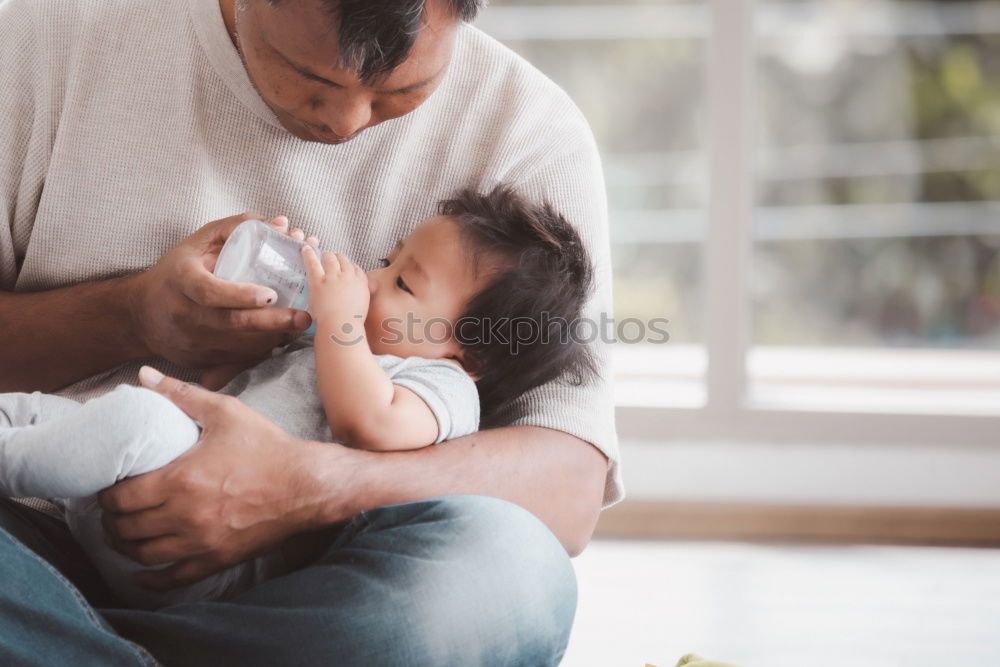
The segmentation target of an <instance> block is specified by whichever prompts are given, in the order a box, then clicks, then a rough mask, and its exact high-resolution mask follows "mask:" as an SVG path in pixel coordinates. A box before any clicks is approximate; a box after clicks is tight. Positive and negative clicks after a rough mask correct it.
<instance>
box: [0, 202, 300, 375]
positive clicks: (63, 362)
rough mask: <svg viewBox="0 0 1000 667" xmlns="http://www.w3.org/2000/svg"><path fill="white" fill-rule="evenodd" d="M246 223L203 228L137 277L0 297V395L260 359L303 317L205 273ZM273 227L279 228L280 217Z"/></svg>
mask: <svg viewBox="0 0 1000 667" xmlns="http://www.w3.org/2000/svg"><path fill="white" fill-rule="evenodd" d="M251 217H253V218H259V217H260V216H257V215H256V214H253V213H244V214H241V215H236V216H232V217H229V218H224V219H222V220H217V221H215V222H212V223H209V224H207V225H205V226H203V227H202V228H201V229H199V230H198V231H196V232H195V233H194V234H192V235H191V236H189V237H188V238H187V239H185V240H184V241H182V242H181V243H180V245H178V246H177V247H176V248H174V249H173V250H171V251H170V252H168V253H167V254H166V255H164V256H163V257H162V258H161V259H160V261H159V262H157V263H156V264H155V265H154V266H153V267H151V268H150V269H148V270H146V271H143V272H142V273H136V274H132V275H129V276H123V277H120V278H114V279H111V280H104V281H100V282H92V283H83V284H79V285H73V286H71V287H65V288H61V289H54V290H50V291H45V292H26V293H11V292H2V291H0V341H2V342H3V345H2V346H0V391H52V390H55V389H58V388H59V387H63V386H65V385H67V384H70V383H72V382H75V381H77V380H80V379H83V378H85V377H88V376H90V375H93V374H94V373H98V372H100V371H103V370H107V369H108V368H112V367H114V366H117V365H118V364H121V363H122V362H125V361H130V360H134V359H142V358H145V357H151V356H162V357H164V358H166V359H168V360H169V361H172V362H174V363H176V364H179V365H181V366H185V367H205V366H209V365H215V364H220V363H226V364H230V363H234V362H246V361H249V360H259V359H262V358H264V357H266V356H267V354H268V353H269V352H270V350H271V349H272V348H274V346H275V345H277V344H278V343H279V342H280V341H281V338H282V336H283V335H284V334H285V333H287V332H292V331H297V330H298V331H301V330H303V329H305V328H306V327H308V326H309V321H310V320H309V316H308V315H307V314H305V313H303V312H301V311H294V310H291V309H289V308H269V307H265V306H266V305H267V298H269V297H270V298H272V299H273V298H274V293H273V291H272V290H269V289H266V288H262V287H258V286H256V285H250V284H247V283H232V282H228V281H224V280H219V279H218V278H215V277H214V276H213V275H212V274H211V268H212V267H213V266H214V262H215V259H216V258H217V257H218V253H219V251H220V250H221V248H222V245H223V243H224V242H225V240H226V238H228V236H229V234H230V233H231V232H232V230H233V229H234V228H235V227H236V226H237V225H238V224H239V223H241V222H243V221H244V220H246V219H248V218H251ZM272 224H275V226H276V227H277V228H279V229H281V230H283V231H284V230H286V229H287V225H288V220H287V218H284V217H281V218H276V219H275V221H273V223H272ZM293 232H297V233H298V236H299V237H300V236H301V231H299V230H293Z"/></svg>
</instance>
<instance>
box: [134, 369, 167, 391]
mask: <svg viewBox="0 0 1000 667" xmlns="http://www.w3.org/2000/svg"><path fill="white" fill-rule="evenodd" d="M163 377H164V375H163V373H161V372H160V371H158V370H156V369H155V368H153V367H152V366H143V367H142V368H140V369H139V379H140V380H142V383H143V384H145V385H146V386H147V387H155V386H156V385H158V384H160V382H161V381H162V380H163Z"/></svg>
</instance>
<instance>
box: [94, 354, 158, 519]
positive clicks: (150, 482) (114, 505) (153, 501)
mask: <svg viewBox="0 0 1000 667" xmlns="http://www.w3.org/2000/svg"><path fill="white" fill-rule="evenodd" d="M143 368H149V366H143ZM149 370H151V371H153V372H154V373H159V371H157V370H155V369H153V368H149ZM139 377H140V378H141V377H142V372H141V371H140V373H139ZM155 479H156V478H155V477H151V476H146V475H140V476H139V477H131V478H129V479H126V480H123V481H121V482H118V483H117V484H115V485H114V486H110V487H108V488H106V489H104V490H103V491H101V492H100V493H98V494H97V502H98V503H99V504H100V506H101V507H102V508H103V509H104V511H106V512H115V513H117V514H126V513H128V512H139V511H142V510H150V509H153V508H156V507H159V506H161V505H162V504H163V501H164V498H163V496H162V495H161V493H160V491H159V486H158V485H157V484H156V482H155Z"/></svg>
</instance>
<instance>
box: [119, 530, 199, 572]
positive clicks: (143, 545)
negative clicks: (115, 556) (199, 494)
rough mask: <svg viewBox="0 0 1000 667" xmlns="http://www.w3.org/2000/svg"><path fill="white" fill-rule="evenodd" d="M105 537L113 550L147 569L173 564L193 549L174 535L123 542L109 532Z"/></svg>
mask: <svg viewBox="0 0 1000 667" xmlns="http://www.w3.org/2000/svg"><path fill="white" fill-rule="evenodd" d="M104 536H105V541H106V542H107V544H108V545H109V546H110V547H111V548H112V549H114V550H115V551H117V552H118V553H120V554H122V555H123V556H127V557H129V558H131V559H132V560H134V561H135V562H136V563H139V564H140V565H146V566H147V567H156V566H157V565H165V564H167V563H173V562H175V561H176V560H177V559H179V558H183V557H184V556H186V555H189V554H190V553H191V549H190V548H187V549H186V548H185V545H184V543H183V542H182V540H181V538H179V537H175V536H174V535H166V536H164V537H160V538H156V539H151V540H122V539H119V538H117V537H115V536H114V535H112V534H110V533H108V532H105V533H104Z"/></svg>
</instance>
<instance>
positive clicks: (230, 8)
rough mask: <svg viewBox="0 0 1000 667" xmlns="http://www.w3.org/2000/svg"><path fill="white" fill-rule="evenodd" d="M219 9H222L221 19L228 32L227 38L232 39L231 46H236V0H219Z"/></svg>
mask: <svg viewBox="0 0 1000 667" xmlns="http://www.w3.org/2000/svg"><path fill="white" fill-rule="evenodd" d="M219 9H220V10H222V20H223V21H224V22H225V24H226V31H227V32H228V33H229V39H231V40H233V46H237V44H236V0H219Z"/></svg>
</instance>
